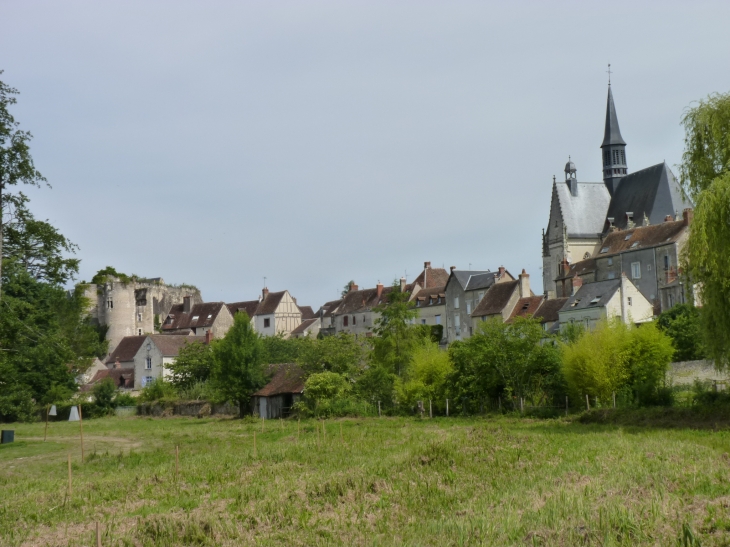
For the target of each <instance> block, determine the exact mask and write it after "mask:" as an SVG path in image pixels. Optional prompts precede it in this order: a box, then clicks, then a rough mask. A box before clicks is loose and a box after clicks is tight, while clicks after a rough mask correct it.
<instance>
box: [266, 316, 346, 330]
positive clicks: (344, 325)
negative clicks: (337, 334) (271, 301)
mask: <svg viewBox="0 0 730 547" xmlns="http://www.w3.org/2000/svg"><path fill="white" fill-rule="evenodd" d="M267 321H268V319H267ZM266 326H268V325H266ZM342 326H343V327H348V326H350V316H348V315H346V316H344V317H343V318H342Z"/></svg>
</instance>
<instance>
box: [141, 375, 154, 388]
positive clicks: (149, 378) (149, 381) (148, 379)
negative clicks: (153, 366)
mask: <svg viewBox="0 0 730 547" xmlns="http://www.w3.org/2000/svg"><path fill="white" fill-rule="evenodd" d="M154 381H155V379H154V378H153V377H152V376H145V377H144V378H142V387H147V386H149V385H151V384H152V382H154Z"/></svg>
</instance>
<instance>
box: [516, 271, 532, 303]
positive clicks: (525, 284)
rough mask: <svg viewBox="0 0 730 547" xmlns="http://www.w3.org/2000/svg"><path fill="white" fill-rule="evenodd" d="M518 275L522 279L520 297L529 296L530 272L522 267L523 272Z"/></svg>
mask: <svg viewBox="0 0 730 547" xmlns="http://www.w3.org/2000/svg"><path fill="white" fill-rule="evenodd" d="M517 277H518V278H519V280H520V298H527V297H528V296H530V274H528V273H527V272H526V271H525V269H524V268H522V273H521V274H520V275H519V276H517Z"/></svg>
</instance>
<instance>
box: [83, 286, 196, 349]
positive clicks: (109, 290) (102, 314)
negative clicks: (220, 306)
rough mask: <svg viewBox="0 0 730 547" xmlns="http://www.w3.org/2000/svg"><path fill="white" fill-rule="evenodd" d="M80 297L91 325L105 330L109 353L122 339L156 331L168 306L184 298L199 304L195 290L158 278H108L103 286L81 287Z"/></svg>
mask: <svg viewBox="0 0 730 547" xmlns="http://www.w3.org/2000/svg"><path fill="white" fill-rule="evenodd" d="M84 296H85V297H86V298H87V299H88V300H89V302H90V305H89V309H88V313H89V316H90V317H91V320H92V322H94V323H97V324H99V325H106V326H107V327H109V328H108V330H107V333H106V339H107V340H108V341H109V353H112V352H113V351H114V349H115V348H116V346H117V344H119V342H120V341H121V340H122V338H124V337H125V336H141V335H144V334H149V333H154V332H156V331H155V328H156V326H158V325H159V324H160V323H161V322H162V321H163V320H164V319H165V317H167V315H168V313H169V312H170V309H171V308H172V306H174V305H175V304H181V303H182V302H183V298H184V297H185V296H189V297H190V299H191V301H192V303H199V302H202V301H203V299H202V297H201V296H200V291H198V289H196V288H195V287H189V286H180V287H173V286H170V285H166V284H165V282H164V280H163V279H162V278H160V277H156V278H152V279H138V278H131V279H129V280H125V281H122V280H120V279H118V278H116V277H113V276H108V277H107V278H106V281H105V283H103V284H98V285H96V284H86V285H84Z"/></svg>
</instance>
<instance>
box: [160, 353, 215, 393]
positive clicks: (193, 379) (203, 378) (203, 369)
mask: <svg viewBox="0 0 730 547" xmlns="http://www.w3.org/2000/svg"><path fill="white" fill-rule="evenodd" d="M214 362H215V361H214V358H213V348H212V345H211V344H204V343H202V342H193V343H192V344H185V345H184V346H183V347H182V348H180V351H179V353H178V355H177V357H176V358H175V360H174V361H173V362H172V363H170V364H168V365H166V366H165V368H167V369H168V370H170V372H171V373H172V376H171V378H170V382H171V383H172V384H173V385H174V386H175V387H176V388H188V387H190V386H192V385H194V384H196V383H197V382H207V381H208V379H209V378H210V375H211V371H212V370H213V367H214Z"/></svg>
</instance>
